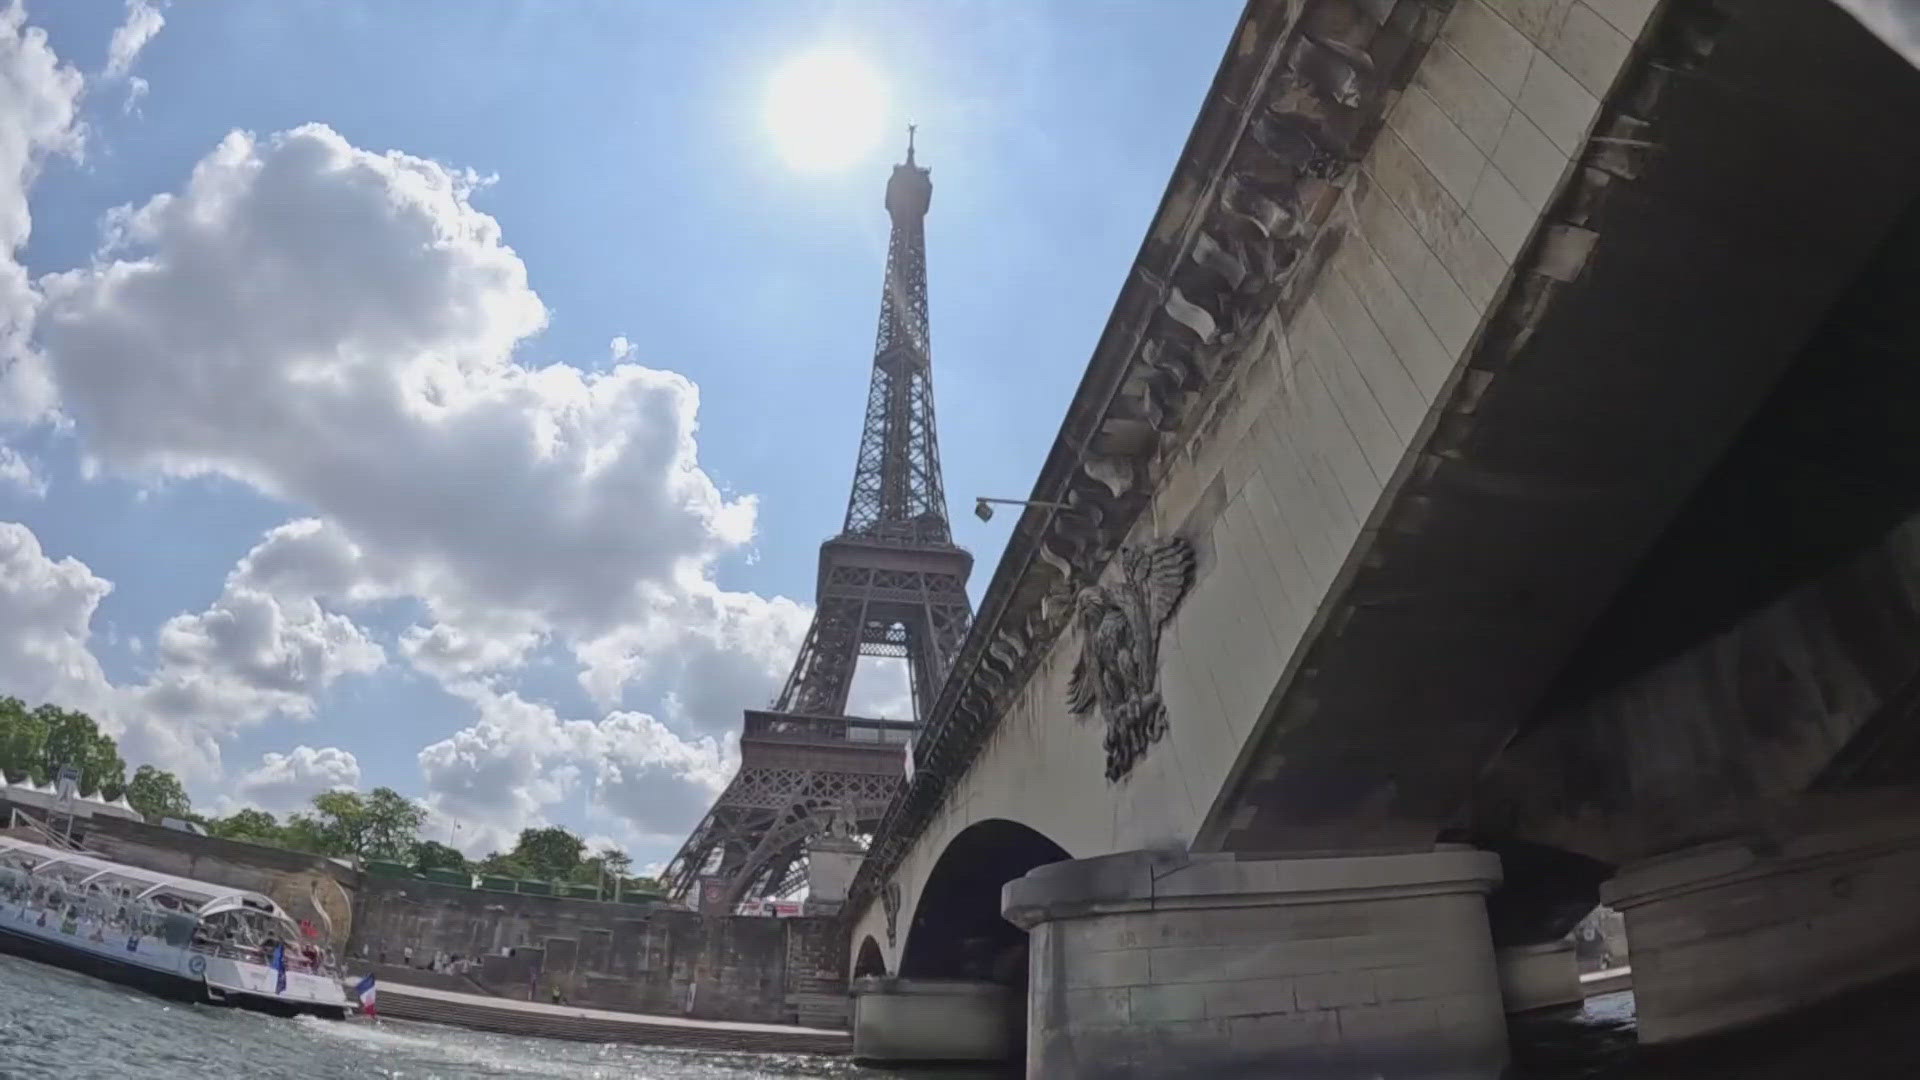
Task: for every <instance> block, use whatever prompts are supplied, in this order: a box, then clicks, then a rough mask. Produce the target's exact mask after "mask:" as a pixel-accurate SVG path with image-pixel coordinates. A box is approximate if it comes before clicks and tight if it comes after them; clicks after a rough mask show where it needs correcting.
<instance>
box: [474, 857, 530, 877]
mask: <svg viewBox="0 0 1920 1080" xmlns="http://www.w3.org/2000/svg"><path fill="white" fill-rule="evenodd" d="M474 870H475V871H476V872H478V873H481V874H485V875H487V876H489V877H505V878H530V877H532V876H533V871H532V870H531V869H530V868H528V866H527V864H526V862H525V861H523V860H522V859H521V858H520V856H519V855H518V854H517V853H515V852H510V851H508V852H503V851H496V852H494V853H493V854H491V855H488V856H487V857H486V858H484V859H481V860H480V862H479V865H477V866H475V867H474Z"/></svg>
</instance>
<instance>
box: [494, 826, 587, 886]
mask: <svg viewBox="0 0 1920 1080" xmlns="http://www.w3.org/2000/svg"><path fill="white" fill-rule="evenodd" d="M586 850H587V842H586V841H584V840H582V839H580V838H579V837H578V836H575V835H573V834H572V833H570V832H568V831H567V830H566V829H563V828H561V827H560V826H558V825H549V826H547V827H546V828H544V829H521V830H520V840H519V842H518V843H516V844H514V846H513V853H512V854H513V855H514V856H516V857H518V859H519V860H520V862H521V863H522V864H524V865H525V866H526V868H527V870H528V871H529V872H530V876H531V877H534V878H537V879H539V880H541V881H566V880H568V879H570V878H571V877H572V876H573V872H574V870H575V869H577V868H578V867H579V865H580V856H581V854H582V853H584V852H585V851H586Z"/></svg>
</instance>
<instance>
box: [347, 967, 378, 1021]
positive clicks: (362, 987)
mask: <svg viewBox="0 0 1920 1080" xmlns="http://www.w3.org/2000/svg"><path fill="white" fill-rule="evenodd" d="M353 996H354V997H356V998H359V999H360V1011H361V1012H363V1013H365V1014H366V1015H368V1016H372V1015H374V1009H373V1003H374V998H375V997H376V996H378V995H377V992H376V991H375V990H374V987H373V976H372V975H371V974H369V975H368V976H367V977H366V978H364V979H361V980H360V984H359V985H358V986H355V987H354V988H353Z"/></svg>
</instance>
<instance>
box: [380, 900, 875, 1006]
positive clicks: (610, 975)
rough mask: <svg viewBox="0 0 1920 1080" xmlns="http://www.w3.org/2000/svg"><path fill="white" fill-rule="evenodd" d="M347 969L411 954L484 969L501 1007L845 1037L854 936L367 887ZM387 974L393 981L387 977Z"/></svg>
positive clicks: (639, 908)
mask: <svg viewBox="0 0 1920 1080" xmlns="http://www.w3.org/2000/svg"><path fill="white" fill-rule="evenodd" d="M357 900H358V903H357V905H356V906H357V916H358V917H357V918H356V919H355V922H354V933H353V937H352V940H351V941H350V942H349V943H348V955H349V956H350V957H351V958H352V959H353V960H354V961H356V962H371V963H380V964H385V965H392V964H395V963H398V962H400V961H401V958H402V957H403V955H404V951H405V950H406V949H407V948H409V947H411V948H412V949H413V958H414V963H415V964H416V965H424V964H426V963H427V962H428V960H429V959H430V958H432V957H433V956H434V955H435V954H436V953H445V954H446V955H447V956H448V957H453V956H459V957H462V958H465V959H470V960H477V961H478V964H477V966H475V967H474V968H472V969H471V970H470V971H469V972H468V974H467V977H468V978H469V979H471V980H472V982H473V984H474V987H473V988H475V989H479V990H482V991H484V992H487V993H491V994H497V995H499V996H501V997H510V998H518V999H520V1000H523V1001H524V1000H527V999H528V998H529V997H535V998H537V999H539V1000H542V1001H545V1000H549V999H550V998H551V995H552V993H553V991H554V990H555V989H558V990H559V991H560V992H561V993H562V994H563V995H565V998H566V1000H567V1001H568V1002H569V1003H571V1004H575V1005H582V1006H589V1007H593V1008H602V1009H620V1010H629V1011H634V1012H645V1013H656V1014H664V1015H671V1016H688V1017H694V1018H698V1019H706V1020H740V1021H755V1022H760V1023H776V1024H777V1023H804V1024H807V1025H808V1026H844V1024H845V1015H846V1002H845V986H846V957H847V949H846V945H845V931H844V929H843V928H842V927H841V926H840V925H839V924H838V922H837V920H834V919H828V918H791V919H774V918H764V917H756V916H720V917H708V916H702V915H700V914H698V913H695V912H691V911H684V910H679V909H674V908H669V907H665V906H661V905H637V904H616V903H601V902H597V901H591V900H567V899H561V898H558V897H546V896H528V895H523V894H518V893H504V892H491V891H486V890H476V889H462V888H459V887H458V886H452V885H442V884H438V883H435V882H428V881H418V880H399V879H387V878H375V877H369V878H366V879H364V880H363V882H362V883H361V887H360V890H359V893H358V897H357ZM385 970H391V967H390V966H389V967H387V968H385Z"/></svg>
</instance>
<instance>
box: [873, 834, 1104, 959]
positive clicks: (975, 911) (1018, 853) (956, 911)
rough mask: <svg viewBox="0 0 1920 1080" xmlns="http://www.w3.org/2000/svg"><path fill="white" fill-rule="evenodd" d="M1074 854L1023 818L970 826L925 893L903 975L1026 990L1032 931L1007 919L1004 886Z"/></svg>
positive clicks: (943, 856)
mask: <svg viewBox="0 0 1920 1080" xmlns="http://www.w3.org/2000/svg"><path fill="white" fill-rule="evenodd" d="M1071 857H1072V856H1070V855H1069V854H1068V853H1067V851H1066V849H1065V848H1062V847H1061V846H1060V845H1059V844H1056V843H1054V842H1053V841H1052V840H1050V839H1048V838H1047V837H1046V836H1045V835H1043V834H1041V833H1040V832H1038V831H1036V830H1035V829H1033V828H1030V827H1029V826H1026V825H1022V824H1020V823H1019V822H1017V821H1010V820H1007V819H1005V818H988V819H986V820H984V821H976V822H974V823H973V824H972V825H969V826H967V827H966V828H965V829H962V830H961V831H960V832H959V833H957V834H956V835H955V836H954V837H953V839H952V840H949V841H948V842H947V846H946V848H945V849H944V850H943V851H942V852H941V853H940V858H939V859H938V860H936V861H935V862H934V864H933V869H932V870H931V871H930V872H928V874H927V878H926V881H925V883H924V884H923V885H922V886H921V888H920V895H919V898H918V901H917V902H916V904H915V906H914V911H913V920H912V921H911V922H910V923H909V924H908V930H907V940H906V947H905V950H904V951H903V952H902V954H901V957H900V975H901V976H902V977H904V978H910V979H981V980H988V981H992V982H999V983H1005V984H1007V985H1010V986H1016V987H1021V988H1024V987H1025V986H1026V948H1027V933H1026V931H1024V930H1022V929H1020V928H1019V927H1017V926H1015V925H1013V924H1012V923H1010V922H1008V921H1007V920H1005V919H1003V918H1001V917H1000V887H1001V886H1003V885H1005V884H1006V883H1007V882H1009V881H1012V880H1013V879H1014V878H1017V877H1020V876H1021V875H1023V874H1025V873H1026V872H1027V871H1029V870H1032V869H1033V868H1034V867H1036V866H1045V865H1046V864H1048V863H1054V862H1060V861H1062V860H1065V859H1069V858H1071Z"/></svg>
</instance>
